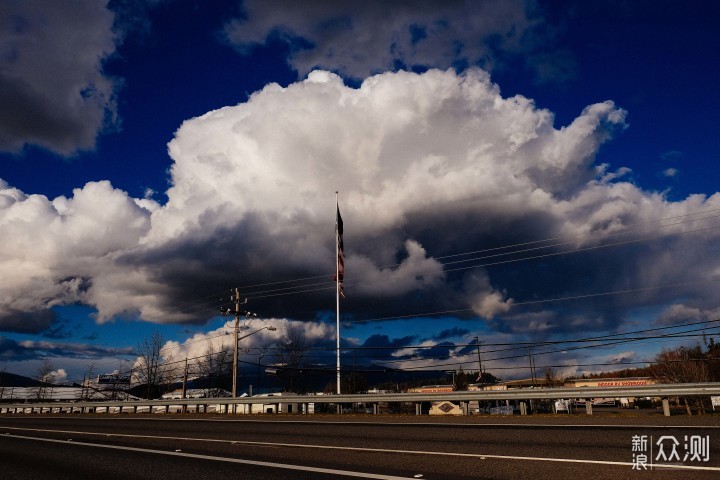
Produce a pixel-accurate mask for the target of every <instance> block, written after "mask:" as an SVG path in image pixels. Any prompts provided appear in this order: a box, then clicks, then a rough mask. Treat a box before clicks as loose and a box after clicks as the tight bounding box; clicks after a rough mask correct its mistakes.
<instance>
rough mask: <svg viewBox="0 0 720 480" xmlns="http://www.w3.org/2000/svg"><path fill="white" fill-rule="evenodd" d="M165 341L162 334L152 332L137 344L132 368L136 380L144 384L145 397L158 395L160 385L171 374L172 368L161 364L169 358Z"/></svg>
mask: <svg viewBox="0 0 720 480" xmlns="http://www.w3.org/2000/svg"><path fill="white" fill-rule="evenodd" d="M165 343H166V342H165V338H164V337H163V335H162V334H161V333H159V332H154V333H153V334H152V335H151V336H150V337H149V338H145V339H144V340H143V341H142V342H140V344H139V345H138V346H137V352H136V353H137V355H138V358H137V360H136V363H135V367H134V369H133V370H134V371H135V372H136V374H137V378H138V381H139V382H140V383H144V384H145V386H146V389H145V398H157V397H159V396H160V394H161V392H160V390H161V386H162V385H163V384H165V383H166V382H167V380H168V378H169V377H170V376H171V375H172V369H169V368H167V367H165V366H164V365H163V363H164V362H166V361H169V360H170V359H171V358H170V355H169V354H170V351H169V350H168V349H167V348H166V347H165Z"/></svg>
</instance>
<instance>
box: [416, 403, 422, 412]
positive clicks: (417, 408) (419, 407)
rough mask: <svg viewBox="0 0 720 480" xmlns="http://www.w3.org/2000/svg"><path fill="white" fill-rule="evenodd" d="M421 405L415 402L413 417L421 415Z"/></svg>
mask: <svg viewBox="0 0 720 480" xmlns="http://www.w3.org/2000/svg"><path fill="white" fill-rule="evenodd" d="M421 405H422V404H421V403H420V402H415V415H420V414H421Z"/></svg>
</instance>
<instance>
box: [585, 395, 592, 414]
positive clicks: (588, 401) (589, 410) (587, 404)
mask: <svg viewBox="0 0 720 480" xmlns="http://www.w3.org/2000/svg"><path fill="white" fill-rule="evenodd" d="M585 413H586V414H588V415H592V400H591V399H589V398H586V399H585Z"/></svg>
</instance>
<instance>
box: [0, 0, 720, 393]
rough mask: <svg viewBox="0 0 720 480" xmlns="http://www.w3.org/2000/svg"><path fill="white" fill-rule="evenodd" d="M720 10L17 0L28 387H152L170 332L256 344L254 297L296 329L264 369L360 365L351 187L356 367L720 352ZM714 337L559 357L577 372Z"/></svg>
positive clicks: (2, 322)
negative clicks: (151, 365)
mask: <svg viewBox="0 0 720 480" xmlns="http://www.w3.org/2000/svg"><path fill="white" fill-rule="evenodd" d="M718 20H720V5H718V4H717V2H713V1H696V2H690V3H687V2H680V1H670V0H664V1H662V0H661V1H658V0H656V1H643V0H637V1H620V0H606V1H582V2H581V1H577V2H572V1H554V0H538V1H529V0H528V1H522V0H517V1H512V0H487V1H481V0H478V1H467V2H464V1H447V2H433V1H423V0H418V1H395V2H381V1H366V2H341V1H319V0H307V1H300V2H294V1H287V0H283V1H251V0H246V1H240V0H232V1H230V0H226V1H214V2H203V1H192V0H154V1H151V0H147V1H129V0H120V1H103V0H73V1H69V0H67V1H65V0H59V1H55V2H45V1H40V0H37V1H33V0H27V1H20V0H0V113H1V114H0V369H4V370H6V371H8V372H12V373H18V374H23V375H30V376H33V375H34V374H35V373H36V372H37V370H38V367H39V365H40V364H41V362H42V361H43V360H44V359H50V360H51V361H52V363H53V365H54V366H55V367H56V368H57V369H58V372H60V371H61V372H60V374H59V375H60V377H62V378H65V379H67V380H77V379H82V377H83V375H84V372H86V371H87V369H88V365H91V364H92V365H94V366H95V367H94V369H95V371H96V373H103V372H111V371H113V370H117V369H123V368H128V365H131V364H132V363H133V362H134V361H135V351H136V347H137V346H138V344H139V343H140V342H141V341H142V340H143V339H145V338H148V336H150V335H151V334H152V333H153V332H159V333H161V334H162V335H163V337H164V338H165V339H166V340H167V342H168V344H167V346H168V351H171V352H172V354H171V355H170V356H169V358H168V360H170V359H171V358H172V359H174V360H177V359H184V358H185V357H193V356H197V355H202V354H203V353H204V352H205V351H206V349H207V348H208V345H210V344H213V345H214V346H215V347H218V346H221V345H227V344H228V341H229V342H230V343H232V342H231V340H230V337H229V335H226V334H227V333H228V332H230V331H231V330H232V329H231V325H232V316H230V317H227V316H221V315H219V314H218V313H219V311H220V309H221V308H225V309H227V308H228V307H230V306H232V300H231V294H232V293H231V292H232V291H233V290H234V289H235V288H237V289H239V291H240V296H241V298H243V299H248V303H247V305H246V307H247V309H248V310H249V311H252V312H254V313H256V314H257V317H256V318H252V319H247V320H243V322H242V323H243V332H248V333H251V332H254V331H256V330H258V329H261V328H263V327H265V326H274V327H276V328H277V330H275V331H271V330H268V329H265V330H261V331H259V332H257V333H256V334H253V335H252V336H248V337H247V338H246V339H244V340H242V342H241V343H242V345H241V346H242V348H243V355H245V358H246V359H247V361H248V362H250V363H254V362H257V361H258V359H259V355H260V354H261V353H262V354H263V355H264V357H263V362H264V364H268V365H269V364H272V363H273V361H274V357H273V353H272V352H274V351H276V350H273V349H274V348H276V347H278V346H279V345H281V344H282V343H283V342H286V341H287V340H288V339H289V338H293V337H295V338H297V337H298V335H300V336H301V337H302V341H303V342H304V343H305V344H306V345H308V346H312V347H313V348H315V349H316V350H312V351H311V352H312V353H309V354H308V357H307V358H308V359H310V358H312V359H313V360H312V361H314V362H316V363H318V364H327V365H334V358H333V356H334V351H332V350H331V349H332V348H333V347H334V344H335V335H336V328H335V283H334V281H333V274H334V271H335V220H336V218H335V215H336V194H335V192H336V191H337V192H339V193H338V205H339V209H340V212H341V214H342V218H343V223H344V232H343V240H344V247H345V250H344V255H345V279H344V291H345V296H346V298H344V299H341V322H342V325H341V339H342V340H341V341H342V345H343V352H344V353H343V355H344V360H343V364H344V365H348V362H350V361H351V360H350V359H351V358H352V359H353V360H352V361H355V360H354V358H357V356H359V361H360V362H361V364H363V365H366V366H368V367H369V366H372V367H373V368H381V369H389V368H394V369H401V370H407V371H413V370H415V371H417V370H423V369H435V370H445V369H456V368H459V367H462V368H464V369H465V370H473V369H476V366H477V363H476V361H477V345H478V343H477V342H480V346H481V348H482V351H483V355H484V365H483V366H484V367H485V369H486V370H487V371H489V372H491V373H493V374H495V375H496V376H498V377H501V378H506V379H509V378H527V377H528V376H529V375H530V373H529V369H528V362H529V361H528V349H527V346H528V345H529V344H530V343H533V342H561V341H567V340H578V339H583V338H589V337H603V336H607V335H617V334H620V333H627V332H644V331H646V330H647V331H652V332H654V333H636V334H632V333H631V334H630V335H635V336H639V335H655V336H657V335H661V334H667V333H671V332H682V331H689V330H693V332H692V334H693V335H700V334H702V333H706V334H708V335H713V334H717V333H718V330H717V327H716V326H715V325H717V324H716V323H713V321H714V320H717V319H718V318H720V293H719V292H720V290H719V289H718V283H719V282H720V260H718V258H720V257H719V256H718V255H717V253H718V250H719V249H720V247H718V245H720V243H719V242H718V240H719V239H720V231H719V230H718V229H720V220H719V219H718V216H719V215H720V193H718V182H717V180H718V178H720V167H718V164H719V163H720V144H719V142H718V140H717V139H718V138H720V135H719V134H720V117H718V116H717V115H716V112H717V111H718V110H720V93H719V92H718V89H717V85H720V69H719V68H718V66H717V62H716V59H717V52H718V51H719V50H720V32H718V30H717V28H716V25H717V24H718ZM700 322H706V323H700ZM298 332H300V333H298ZM243 335H244V334H243ZM476 337H477V338H476ZM609 338H613V337H609ZM698 341H700V342H701V341H702V339H701V338H700V337H697V336H695V337H690V336H684V337H679V338H677V337H676V338H654V339H645V340H644V341H635V342H617V341H615V342H607V341H605V343H610V344H609V345H604V346H601V347H595V348H578V346H580V345H581V344H578V343H565V344H545V345H539V344H535V346H533V347H532V350H533V355H534V358H535V364H536V366H537V368H538V369H539V370H540V371H542V369H543V367H544V366H553V367H555V368H557V369H558V370H559V371H560V373H561V374H562V375H564V376H571V375H581V374H583V373H589V372H597V371H602V370H605V371H609V370H614V369H619V368H625V367H627V366H630V367H632V366H642V365H643V364H644V362H647V361H649V360H651V359H652V358H653V357H654V355H655V354H656V353H657V352H658V351H660V349H662V348H671V347H674V346H677V345H683V344H694V343H695V342H698ZM551 345H552V346H551ZM358 352H359V353H358ZM170 357H171V358H170Z"/></svg>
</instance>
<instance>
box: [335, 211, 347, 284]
mask: <svg viewBox="0 0 720 480" xmlns="http://www.w3.org/2000/svg"><path fill="white" fill-rule="evenodd" d="M335 238H336V240H337V274H336V275H335V281H336V282H337V288H338V293H340V295H342V297H343V298H345V291H344V290H343V285H342V283H343V279H344V278H345V252H344V251H343V221H342V217H341V216H340V206H338V207H337V217H336V219H335Z"/></svg>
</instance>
